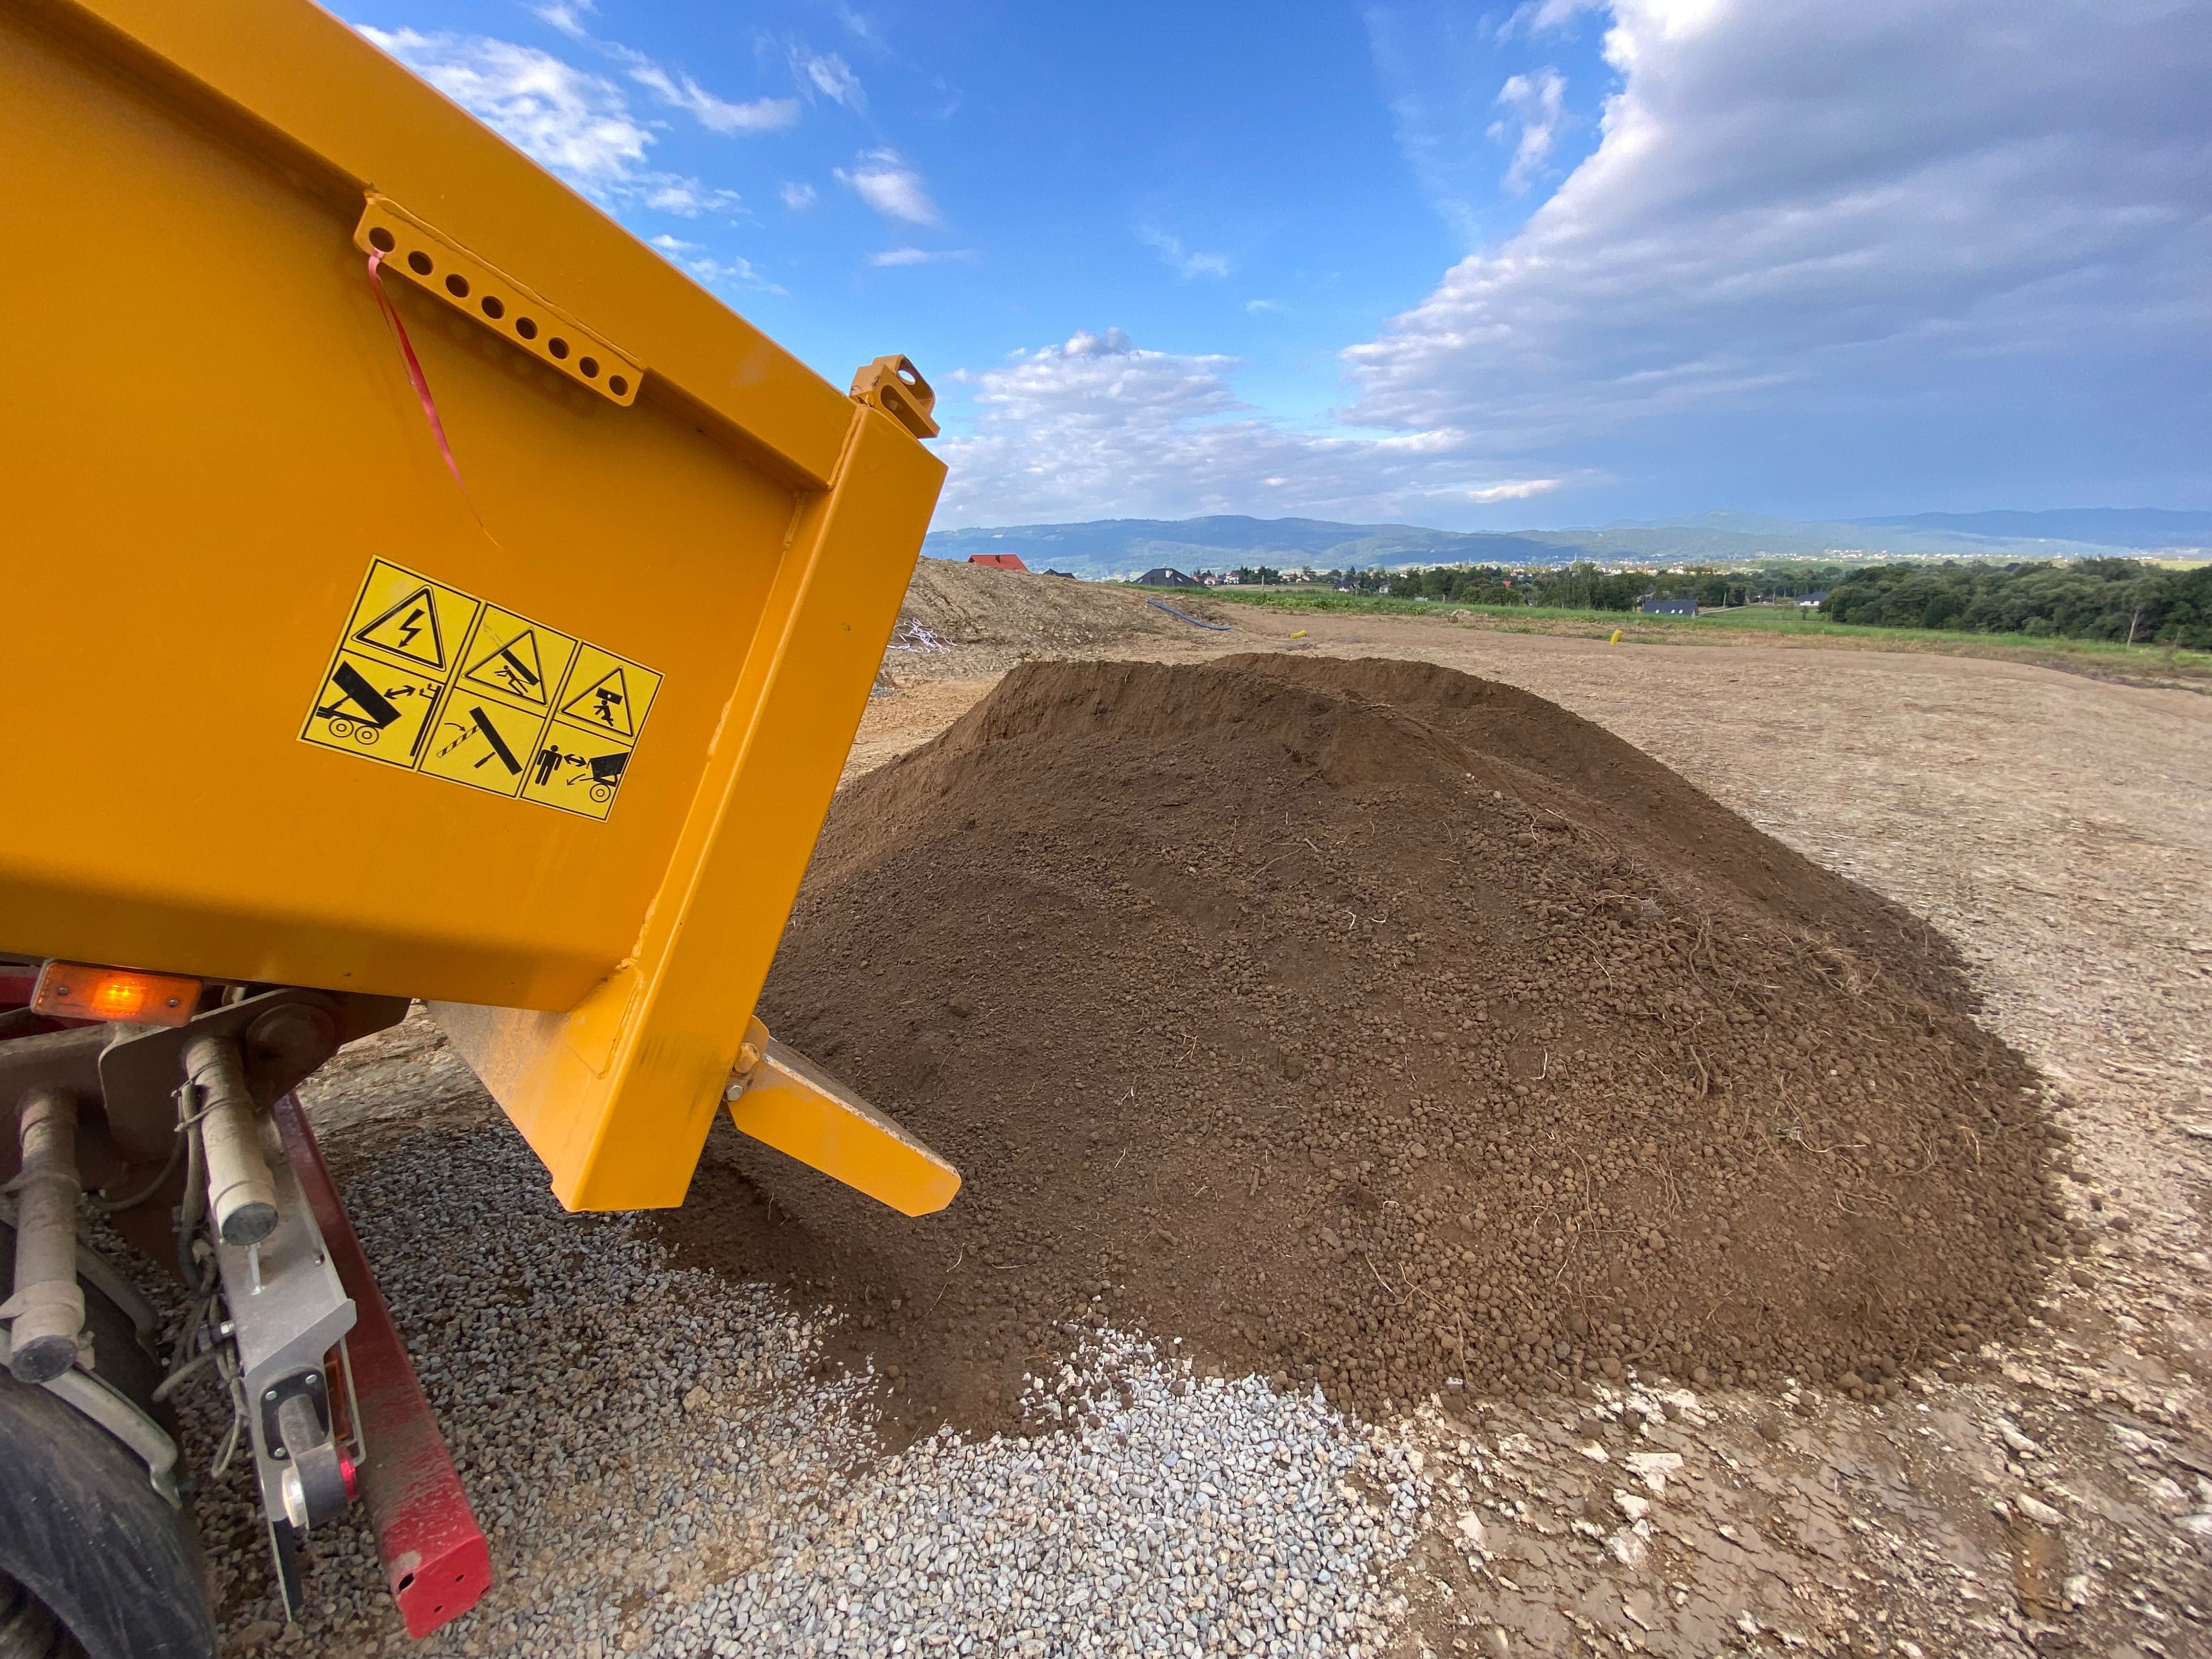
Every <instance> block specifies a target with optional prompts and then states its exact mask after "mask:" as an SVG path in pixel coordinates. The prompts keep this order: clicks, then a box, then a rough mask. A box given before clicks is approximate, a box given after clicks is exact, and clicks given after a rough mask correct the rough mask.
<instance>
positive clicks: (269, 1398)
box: [261, 1389, 276, 1402]
mask: <svg viewBox="0 0 2212 1659" xmlns="http://www.w3.org/2000/svg"><path fill="white" fill-rule="evenodd" d="M261 1397H262V1398H263V1399H264V1400H267V1401H272V1402H273V1401H275V1400H276V1389H270V1390H269V1392H268V1393H266V1394H264V1395H262V1396H261Z"/></svg>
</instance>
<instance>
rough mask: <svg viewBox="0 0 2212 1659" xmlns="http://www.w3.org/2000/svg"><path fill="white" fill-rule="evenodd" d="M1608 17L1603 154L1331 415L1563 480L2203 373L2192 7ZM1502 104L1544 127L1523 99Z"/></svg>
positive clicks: (2198, 11)
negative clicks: (1701, 446) (1716, 449)
mask: <svg viewBox="0 0 2212 1659" xmlns="http://www.w3.org/2000/svg"><path fill="white" fill-rule="evenodd" d="M1557 11H1559V8H1555V7H1548V6H1547V7H1546V8H1544V9H1543V10H1542V11H1541V12H1540V13H1539V14H1537V15H1535V16H1534V18H1533V19H1532V21H1544V17H1545V15H1548V14H1550V13H1553V12H1557ZM1611 12H1612V23H1611V27H1610V29H1609V31H1608V33H1607V37H1606V54H1607V58H1608V60H1609V61H1610V63H1611V64H1612V66H1613V69H1614V70H1617V71H1618V72H1619V74H1620V76H1622V82H1621V86H1620V91H1619V92H1618V93H1617V94H1615V95H1614V96H1613V98H1612V99H1611V100H1609V101H1608V103H1607V107H1606V111H1605V115H1604V121H1603V128H1602V136H1601V143H1600V144H1599V147H1598V149H1596V151H1595V153H1594V154H1592V155H1590V156H1589V158H1588V159H1587V160H1585V161H1583V163H1582V164H1581V165H1580V166H1579V167H1577V168H1576V169H1575V171H1574V172H1573V173H1571V175H1570V176H1569V177H1568V178H1567V179H1566V180H1565V183H1564V184H1562V185H1560V186H1559V189H1558V191H1556V193H1555V194H1553V196H1552V197H1551V198H1550V199H1549V200H1548V201H1547V202H1546V203H1544V204H1542V205H1541V207H1540V208H1539V209H1538V210H1536V211H1535V213H1534V215H1533V216H1530V218H1529V219H1528V222H1527V223H1526V225H1525V226H1524V227H1523V228H1522V229H1521V231H1520V232H1519V233H1518V234H1516V235H1514V236H1512V237H1511V238H1510V239H1509V240H1505V241H1504V242H1503V243H1502V244H1498V245H1495V246H1491V247H1488V248H1486V249H1484V250H1483V251H1481V252H1477V253H1475V254H1473V255H1471V256H1470V257H1468V258H1466V259H1464V260H1462V262H1461V263H1460V264H1457V265H1455V267H1453V268H1452V269H1451V270H1449V272H1448V273H1447V274H1446V275H1445V276H1444V278H1443V281H1442V283H1440V284H1439V285H1438V286H1437V289H1435V291H1434V292H1433V293H1431V295H1429V296H1428V297H1427V298H1426V299H1425V301H1422V302H1421V303H1420V304H1419V305H1418V306H1416V307H1413V309H1412V310H1410V311H1408V312H1407V313H1404V314H1403V315H1401V316H1399V317H1397V318H1395V319H1393V320H1392V321H1391V322H1390V324H1389V325H1388V327H1387V328H1386V329H1385V330H1384V331H1383V334H1382V336H1381V337H1380V338H1379V339H1377V340H1376V341H1374V342H1373V343H1370V344H1366V345H1363V346H1359V347H1356V348H1354V349H1352V350H1351V351H1349V352H1347V353H1346V360H1347V364H1348V367H1349V368H1350V369H1351V371H1352V375H1353V378H1354V380H1355V384H1356V386H1357V388H1358V397H1357V398H1356V400H1355V402H1354V404H1353V405H1352V408H1351V409H1350V410H1348V411H1347V414H1348V416H1349V417H1350V418H1352V419H1355V420H1358V421H1361V422H1365V423H1369V424H1372V425H1376V426H1381V427H1386V428H1388V427H1402V428H1406V429H1408V430H1416V431H1427V430H1435V429H1437V428H1446V427H1449V428H1455V429H1462V430H1466V431H1468V432H1471V433H1474V434H1475V435H1478V437H1479V441H1480V442H1481V443H1482V444H1483V445H1484V446H1486V447H1489V448H1491V449H1492V453H1522V454H1527V453H1531V452H1544V451H1548V452H1550V453H1553V454H1555V455H1556V454H1570V455H1571V456H1572V458H1573V459H1574V461H1575V463H1576V464H1577V465H1594V463H1593V461H1592V455H1593V453H1594V452H1593V446H1594V445H1595V444H1597V443H1598V442H1600V441H1601V440H1604V439H1607V437H1608V436H1609V435H1614V434H1621V433H1629V432H1632V431H1641V432H1643V433H1644V434H1646V435H1650V436H1651V438H1652V441H1657V437H1656V435H1659V434H1662V432H1679V431H1682V430H1686V428H1680V427H1679V425H1677V424H1676V423H1678V422H1680V421H1681V420H1682V419H1683V417H1685V416H1690V415H1700V416H1707V417H1710V418H1712V419H1719V418H1721V417H1722V416H1727V417H1729V418H1738V419H1743V420H1754V421H1755V420H1756V419H1757V417H1758V416H1759V412H1760V411H1772V412H1776V413H1778V414H1779V415H1780V416H1782V417H1783V418H1784V419H1785V420H1787V421H1790V422H1797V423H1804V422H1812V421H1814V420H1815V419H1826V418H1828V417H1831V416H1832V417H1834V419H1835V420H1836V421H1838V422H1843V423H1845V424H1849V423H1853V422H1856V423H1857V424H1856V426H1855V427H1853V428H1852V429H1854V430H1857V431H1859V432H1861V433H1863V434H1867V435H1872V436H1871V437H1870V438H1869V441H1881V442H1893V439H1892V438H1891V436H1890V434H1891V433H1892V432H1893V430H1894V429H1895V428H1896V424H1897V422H1903V421H1911V422H1920V423H1921V425H1920V426H1919V427H1917V428H1915V429H1916V430H1923V431H1925V432H1926V433H1927V434H1929V436H1930V437H1931V438H1932V439H1934V440H1935V442H1936V444H1937V445H1938V446H1940V445H1941V444H1942V443H1943V442H1944V441H1946V439H1947V437H1948V433H1949V432H1955V431H1956V430H1957V429H1958V425H1959V422H1962V421H1965V420H1970V419H1971V420H1980V421H1984V422H1985V423H1996V424H1997V425H2002V424H2003V423H2006V422H2010V423H2012V424H2013V426H2014V428H2015V429H2016V430H2017V429H2021V428H2020V425H2019V423H2020V422H2022V421H2025V420H2027V419H2028V418H2029V417H2028V416H2026V415H2023V414H2020V413H2018V411H2017V409H2016V407H2015V408H2008V407H2005V406H2004V404H2005V397H2004V394H1999V393H1996V392H1993V388H1995V387H1996V386H2000V385H2003V386H2019V387H2021V388H2022V389H2023V390H2024V391H2027V392H2029V393H2030V394H2031V395H2032V398H2033V401H2034V403H2035V404H2037V406H2039V407H2041V408H2043V409H2045V410H2051V411H2054V412H2055V411H2057V410H2060V409H2063V408H2064V407H2066V406H2067V405H2069V404H2075V402H2076V398H2077V388H2078V389H2079V391H2080V392H2081V395H2086V393H2087V386H2086V385H2085V384H2084V383H2083V382H2082V381H2081V380H2079V378H2078V377H2079V376H2080V375H2082V374H2090V375H2093V376H2094V377H2097V380H2098V384H2099V385H2100V386H2105V387H2108V388H2109V389H2110V398H2111V404H2112V406H2113V407H2125V406H2126V404H2127V402H2128V400H2127V398H2125V395H2124V392H2125V386H2126V383H2127V380H2126V377H2127V374H2129V373H2130V372H2131V371H2130V370H2129V369H2128V368H2127V366H2128V365H2130V364H2135V365H2138V366H2142V365H2150V364H2155V363H2158V362H2161V361H2169V362H2170V361H2172V354H2174V353H2182V354H2186V355H2188V356H2190V357H2191V360H2192V361H2201V359H2202V357H2203V350H2204V343H2205V341H2206V340H2207V339H2208V338H2212V331H2208V330H2207V328H2206V323H2207V321H2208V320H2212V319H2208V318H2207V315H2206V306H2205V299H2204V293H2205V291H2204V290H2203V288H2202V286H2201V276H2200V275H2199V273H2201V272H2202V270H2203V269H2205V268H2206V264H2207V262H2208V257H2209V256H2212V238H2208V227H2212V190H2208V180H2212V171H2208V169H2207V168H2206V167H2205V165H2204V162H2205V156H2206V155H2207V152H2208V137H2212V122H2209V121H2208V118H2207V111H2208V106H2207V105H2206V104H2205V103H2204V101H2203V87H2204V85H2205V84H2206V83H2207V79H2208V76H2212V6H2208V5H2207V4H2206V3H2205V0H2106V3H2102V4H2100V5H2096V6H2087V5H2081V4H2076V3H2073V0H2013V3H2011V4H2008V6H2006V7H2005V8H2004V9H2003V11H2002V17H2001V18H2000V17H1999V16H1997V15H1993V14H1992V13H1990V11H1989V10H1988V9H1987V7H1986V5H1985V4H1984V3H1983V0H1852V3H1850V4H1838V3H1833V0H1757V3H1752V0H1611ZM1554 21H1556V19H1555V20H1554ZM1523 101H1524V102H1527V103H1529V104H1531V105H1532V106H1533V107H1534V110H1535V112H1536V114H1537V116H1538V118H1539V121H1538V125H1541V117H1542V112H1543V109H1544V100H1543V99H1542V97H1541V88H1532V91H1531V94H1530V96H1529V98H1528V99H1526V100H1523ZM1530 130H1531V128H1530V127H1529V126H1528V124H1527V122H1526V118H1525V116H1524V127H1523V131H1524V138H1523V143H1524V146H1525V144H1526V137H1525V134H1526V133H1527V132H1528V131H1530ZM1519 165H1520V158H1519V156H1518V155H1516V167H1518V166H1519ZM2137 372H2140V373H2141V374H2149V373H2150V372H2151V371H2150V370H2149V369H2148V368H2140V369H2139V371H2137ZM1947 428H1948V430H1947ZM1704 429H1705V430H1707V431H1711V430H1717V428H1704ZM1764 429H1766V430H1771V422H1768V423H1766V425H1765V428H1764ZM1838 429H1841V428H1838ZM2142 430H2145V431H2148V430H2150V428H2149V427H2148V425H2147V424H2146V425H2145V426H2144V427H2143V428H2142ZM1712 442H1713V440H1712V439H1711V437H1708V438H1707V439H1706V445H1707V447H1711V444H1712ZM1916 447H1917V448H1918V449H1920V450H1923V451H1925V450H1927V449H1928V448H1929V445H1928V444H1926V443H1921V444H1918V445H1917V446H1916ZM1804 462H1805V465H1807V467H1808V473H1810V472H1812V471H1814V470H1816V469H1825V470H1826V471H1830V472H1831V473H1832V470H1833V462H1834V457H1832V456H1818V457H1816V456H1812V455H1808V456H1806V457H1805V458H1804ZM1607 465H1611V464H1610V463H1607ZM2015 465H2016V463H2015ZM1547 470H1551V469H1547Z"/></svg>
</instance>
